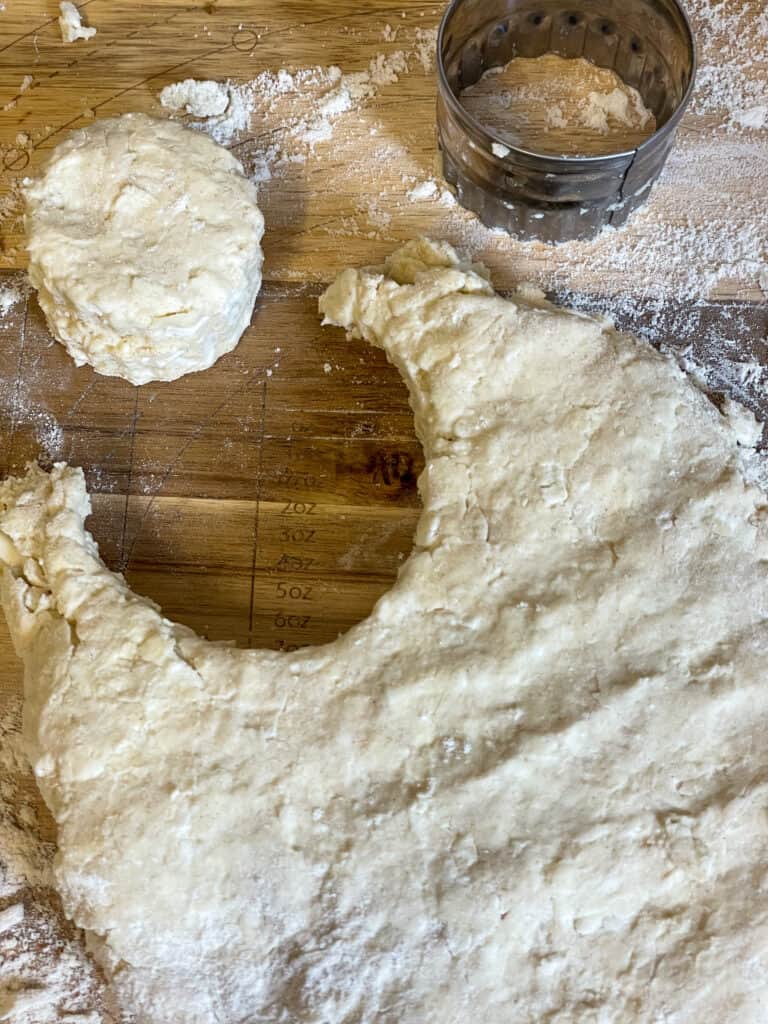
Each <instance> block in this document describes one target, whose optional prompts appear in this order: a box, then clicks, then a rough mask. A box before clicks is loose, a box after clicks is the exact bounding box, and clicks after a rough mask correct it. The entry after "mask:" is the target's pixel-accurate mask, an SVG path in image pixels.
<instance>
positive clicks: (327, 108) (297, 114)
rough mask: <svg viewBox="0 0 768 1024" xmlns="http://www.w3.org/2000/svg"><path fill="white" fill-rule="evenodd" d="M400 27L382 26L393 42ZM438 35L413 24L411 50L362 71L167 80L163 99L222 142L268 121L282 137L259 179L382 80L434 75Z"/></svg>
mask: <svg viewBox="0 0 768 1024" xmlns="http://www.w3.org/2000/svg"><path fill="white" fill-rule="evenodd" d="M398 31H399V30H394V29H392V28H391V26H385V28H384V33H385V38H387V39H388V41H393V40H394V39H395V38H396V36H397V34H398ZM436 41H437V29H421V28H419V29H416V31H415V33H414V35H413V45H412V48H410V49H408V50H404V49H400V50H395V51H394V52H392V53H388V54H384V53H379V54H377V55H376V56H375V57H373V58H372V59H371V60H370V62H369V64H368V67H367V68H366V69H365V70H363V71H351V72H346V73H345V72H343V71H342V70H341V68H339V67H337V66H336V65H331V66H329V67H327V68H323V67H314V68H304V69H299V70H294V71H289V70H288V69H286V68H282V69H280V70H279V71H276V72H272V71H264V72H261V73H260V74H259V75H257V76H256V77H255V78H254V79H253V80H252V81H250V82H247V83H245V84H241V85H240V84H235V83H233V82H225V83H221V82H214V81H200V80H195V79H185V80H184V81H182V82H176V83H173V84H171V85H168V86H166V87H165V88H164V89H163V90H162V92H161V93H160V97H159V98H160V103H161V104H162V106H163V107H165V108H166V109H169V110H171V111H173V112H174V113H183V114H186V115H189V116H191V117H196V118H199V119H201V120H198V121H197V122H193V123H192V126H193V127H195V128H200V129H202V130H204V131H206V132H208V133H209V134H210V135H211V136H212V137H213V138H214V139H215V140H216V141H217V142H220V143H222V144H223V145H227V144H228V143H230V142H231V141H232V140H233V139H234V138H235V136H236V135H237V134H238V133H240V132H243V131H245V130H246V129H247V128H249V127H250V126H252V125H253V124H254V122H255V123H256V124H258V123H259V122H261V123H263V124H264V125H265V130H266V131H271V132H273V133H274V134H275V135H276V136H278V137H279V138H280V142H275V143H272V144H271V145H268V146H267V147H266V148H265V149H264V151H263V154H262V156H261V158H260V159H257V161H256V167H255V168H254V172H255V177H256V179H257V180H260V181H268V180H270V178H271V177H272V175H273V169H274V168H275V166H276V165H279V164H281V163H283V164H286V163H287V164H290V163H292V162H293V163H297V162H303V160H304V159H306V156H307V152H312V151H313V150H314V148H315V146H316V145H317V144H318V143H321V142H327V141H329V140H330V139H331V138H332V136H333V129H334V123H335V122H336V120H337V119H338V118H340V117H341V116H342V115H344V114H347V113H349V112H350V111H352V110H356V109H359V108H360V106H361V105H362V104H364V103H366V102H368V101H369V100H372V99H373V98H375V96H376V95H377V94H378V93H379V91H380V90H381V89H382V88H384V87H385V86H390V85H395V84H396V83H397V82H398V81H399V80H400V76H401V75H403V74H406V73H408V72H410V71H412V70H414V67H418V68H420V69H421V71H422V72H423V73H424V74H429V73H431V72H432V71H433V70H434V68H435V46H436ZM308 111H311V112H310V113H308ZM278 125H279V127H277V126H278ZM297 149H298V150H300V151H299V152H297Z"/></svg>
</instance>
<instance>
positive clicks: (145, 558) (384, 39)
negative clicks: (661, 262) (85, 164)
mask: <svg viewBox="0 0 768 1024" xmlns="http://www.w3.org/2000/svg"><path fill="white" fill-rule="evenodd" d="M57 6H58V5H57V4H56V3H50V2H45V3H43V2H39V0H9V2H8V3H7V4H6V10H5V11H4V12H3V13H0V106H2V105H5V109H4V111H3V113H2V117H1V118H0V218H1V219H0V228H1V229H2V257H1V258H0V263H1V264H2V266H3V267H4V268H5V270H4V272H3V273H4V275H5V276H4V277H2V278H0V285H2V284H3V283H6V284H7V283H9V282H10V283H13V282H15V281H18V272H19V271H22V270H23V268H24V266H25V257H24V251H23V235H22V225H21V222H20V219H19V214H20V205H19V192H18V190H19V184H20V181H21V179H22V178H23V177H24V176H25V175H29V174H33V173H34V172H35V171H36V170H37V169H38V168H39V167H40V166H41V164H42V162H43V161H44V160H45V158H46V157H47V155H48V154H49V153H50V151H51V149H52V147H53V146H54V145H56V144H57V143H58V142H60V141H61V140H62V139H63V138H65V136H66V133H67V132H68V131H69V130H70V129H73V128H76V127H80V126H83V125H86V124H88V123H90V122H91V121H92V120H93V119H94V117H104V116H109V115H115V114H120V113H123V112H126V111H132V110H144V111H147V112H151V113H158V111H159V108H158V103H157V94H158V91H159V90H160V89H161V88H162V87H163V86H164V85H167V84H168V83H170V82H173V81H177V80H179V79H181V78H184V77H198V78H217V79H224V78H231V79H232V80H234V81H237V82H247V81H250V80H252V79H253V78H254V77H255V76H256V75H257V74H259V73H260V72H262V71H266V70H271V71H276V70H277V69H279V68H283V67H290V68H294V69H295V68H309V67H313V66H315V65H319V66H321V67H327V66H329V65H332V64H336V65H339V66H340V67H341V68H343V69H344V71H345V72H346V71H357V70H362V69H365V68H366V67H368V65H369V62H370V61H371V59H373V58H375V57H376V56H377V55H379V54H385V55H386V54H390V53H393V52H396V51H398V50H402V51H404V52H405V53H407V54H408V53H410V56H409V58H408V63H409V71H408V72H407V73H402V74H400V75H399V81H398V82H393V83H392V84H390V85H386V86H383V87H382V88H380V89H379V90H378V91H377V93H376V95H375V96H372V97H371V98H370V99H369V100H368V101H366V102H365V103H363V104H361V105H360V107H359V108H356V109H353V110H352V111H350V112H349V114H347V115H346V116H345V117H344V118H342V119H340V120H339V121H338V123H337V124H335V125H334V131H333V137H332V138H331V139H329V140H326V141H324V142H320V143H318V145H317V146H316V147H315V149H314V150H313V151H312V152H310V153H308V154H306V159H305V160H304V161H303V162H297V163H296V165H295V167H294V168H293V169H289V170H288V171H286V172H285V173H282V174H281V175H279V176H275V177H273V179H272V180H271V181H266V182H265V183H264V185H263V189H262V196H263V208H264V212H265V215H266V219H267V236H266V239H265V251H266V265H265V270H266V276H265V285H264V289H263V292H262V295H261V297H260V298H259V301H258V304H257V308H256V312H255V315H254V319H253V322H252V324H251V327H250V329H249V330H248V331H247V333H246V335H245V336H244V338H243V339H242V341H241V342H240V344H239V346H238V347H237V349H236V350H235V351H234V352H233V353H231V354H230V355H228V356H226V357H225V358H223V359H222V360H220V361H219V363H217V365H216V366H215V367H214V368H213V369H211V370H209V371H207V372H205V373H203V374H197V375H192V376H189V377H187V378H184V379H182V380H180V381H177V382H175V383H172V384H151V385H147V386H145V387H142V388H135V387H132V386H131V385H129V384H127V383H125V382H124V381H120V380H116V379H110V378H105V377H100V376H98V375H96V374H94V373H93V372H92V371H91V370H90V368H88V367H82V368H77V367H75V366H74V364H73V363H72V361H71V360H70V359H69V357H68V356H67V355H66V353H65V351H64V349H63V348H62V347H61V346H60V345H57V344H54V343H52V340H51V337H50V335H49V333H48V331H47V328H46V326H45V322H44V320H43V317H42V314H41V312H40V310H39V308H38V306H37V304H36V302H35V300H34V298H33V297H28V298H27V299H25V300H24V301H22V302H20V303H18V304H16V305H15V306H13V307H12V308H11V309H9V310H8V312H7V314H6V315H5V316H4V317H3V318H1V319H0V476H2V475H4V474H6V473H10V472H16V471H19V470H21V469H22V468H23V466H24V464H25V463H26V462H27V461H28V460H31V459H36V458H40V459H41V460H42V461H43V462H47V463H50V462H51V461H53V460H60V459H61V460H66V461H68V462H70V463H72V464H75V465H79V466H82V467H83V468H84V470H85V472H86V475H87V478H88V484H89V488H90V490H91V491H92V492H93V504H94V514H93V517H92V519H91V521H90V527H91V530H92V532H93V533H94V535H95V537H96V539H97V540H98V542H99V545H100V548H101V551H102V553H103V555H104V557H105V559H106V560H107V562H108V563H109V565H110V566H111V567H113V568H115V569H118V570H120V571H122V572H124V573H125V574H126V576H127V578H128V580H129V582H130V584H131V585H132V586H133V587H134V588H135V589H136V590H137V591H138V592H140V593H142V594H145V595H147V596H149V597H151V598H153V599H154V600H156V601H157V602H158V603H159V604H160V605H161V606H162V608H163V610H164V611H165V613H166V614H168V615H169V616H171V617H173V618H175V619H178V620H179V621H182V622H184V623H187V624H189V625H190V626H192V627H194V628H195V629H196V630H198V631H199V632H201V633H202V634H204V635H206V636H209V637H210V638H212V639H215V640H227V641H231V642H233V643H236V644H238V645H241V646H267V647H273V648H280V649H286V650H290V649H293V648H295V647H296V646H301V645H305V644H309V643H322V642H325V641H328V640H331V639H333V638H334V637H335V636H336V635H337V634H338V633H339V632H341V631H344V630H346V629H348V628H349V627H350V626H351V625H352V624H353V623H355V622H356V621H358V620H360V619H361V618H362V617H364V616H365V615H366V614H367V613H368V611H369V610H370V609H371V607H372V606H373V604H374V602H375V601H376V600H377V598H378V597H379V596H380V595H381V594H382V592H383V591H384V590H386V589H387V587H388V586H389V585H390V584H391V581H392V580H393V578H394V576H395V574H396V572H397V569H398V566H399V565H400V564H401V562H402V561H403V559H404V558H405V557H406V556H407V553H408V551H409V550H410V546H411V538H412V535H413V530H414V525H415V521H416V517H417V515H418V496H417V490H416V479H417V476H418V474H419V472H420V470H421V468H422V455H421V451H420V448H419V445H418V443H417V441H416V439H415V436H414V431H413V423H412V417H411V413H410V410H409V407H408V402H407V395H406V391H405V387H404V385H403V383H402V382H401V380H400V379H399V376H398V374H397V373H396V371H395V370H394V369H393V368H392V367H391V366H389V365H388V363H387V361H386V359H385V357H384V355H383V354H382V353H381V352H380V351H377V350H374V349H371V348H369V347H368V346H366V345H364V344H362V343H357V342H349V341H347V340H346V339H345V338H344V336H343V334H342V333H341V332H340V331H337V330H335V329H330V328H323V327H321V325H320V321H319V318H318V315H317V297H318V295H319V293H320V291H321V288H322V283H323V282H327V281H328V280H330V279H331V278H332V277H333V276H334V274H335V273H336V272H337V271H338V270H339V269H341V268H342V267H344V266H347V265H354V264H369V263H372V262H377V261H380V260H381V259H382V258H383V257H384V256H385V255H386V254H387V253H388V252H390V251H391V250H392V249H393V248H394V247H395V246H396V245H397V243H398V242H401V241H403V240H405V239H407V238H410V237H412V236H414V235H416V234H419V233H430V234H434V235H444V236H446V237H449V238H451V239H452V240H454V241H457V242H459V243H462V242H464V243H466V242H467V241H469V242H470V243H472V245H473V247H474V250H475V252H476V254H477V255H478V256H479V257H480V258H482V259H484V260H485V261H486V262H487V263H489V265H490V266H491V267H492V269H493V271H494V275H495V280H496V281H497V284H498V285H499V286H500V287H504V288H509V287H512V286H513V285H515V284H516V283H517V282H519V281H520V280H523V279H526V278H528V277H533V278H535V279H536V280H538V281H539V282H540V283H544V284H545V286H546V285H547V284H549V286H551V288H552V289H556V288H557V287H561V286H563V285H566V286H567V290H572V289H574V288H575V289H578V290H580V291H581V292H583V293H585V294H586V296H587V301H588V299H589V296H590V295H595V296H597V295H601V294H602V295H604V294H605V293H608V294H613V293H618V292H620V291H626V290H629V291H632V290H633V289H634V290H636V291H637V292H638V293H640V292H642V288H641V287H640V285H641V284H642V282H641V281H639V279H637V280H636V279H634V278H633V276H632V275H633V269H632V267H628V268H627V269H626V271H625V272H624V273H622V274H617V275H616V276H615V277H612V278H611V279H609V280H607V279H605V278H604V277H602V276H600V275H598V274H592V275H590V269H589V267H588V266H586V267H585V266H580V267H578V268H574V269H573V272H572V273H571V270H570V269H569V266H568V263H567V257H565V256H563V255H561V254H559V253H558V252H557V251H555V250H552V249H548V248H547V247H545V246H538V247H536V246H527V247H525V248H520V247H518V248H514V247H513V246H512V244H511V243H510V242H509V240H507V239H504V238H499V237H498V236H493V235H491V233H489V232H480V233H478V232H477V231H476V230H475V229H476V225H475V223H474V221H473V219H472V218H471V216H470V215H468V214H466V215H465V214H463V212H461V211H456V210H449V209H448V208H447V206H446V207H443V206H441V205H440V204H439V203H416V202H412V201H409V199H408V196H407V193H408V191H409V190H411V189H413V188H414V187H417V186H418V185H419V183H423V182H424V181H427V182H429V181H431V180H432V179H434V178H435V176H436V153H435V144H434V101H435V85H434V76H433V74H432V73H431V72H430V71H429V69H428V68H425V67H422V66H421V61H420V60H419V58H418V56H414V54H415V53H416V52H417V50H418V47H419V45H420V41H421V43H422V44H423V39H424V36H423V33H424V32H426V31H427V30H429V29H434V28H435V26H436V24H437V20H438V17H439V15H440V13H441V10H442V7H443V4H442V3H437V2H435V3H421V2H419V3H415V2H407V3H400V4H393V3H392V2H391V0H368V2H365V3H352V2H349V0H311V2H310V0H304V2H296V0H288V2H285V0H281V2H279V3H277V2H268V0H249V2H247V3H245V2H243V3H238V2H229V0H219V2H215V0H212V2H208V3H172V2H165V0H154V2H151V3H146V2H145V3H135V2H130V3H128V2H122V0H86V2H85V3H83V4H81V5H80V8H81V11H82V13H83V15H84V17H85V18H86V19H87V20H88V21H89V22H90V23H91V24H93V25H95V26H96V27H97V29H98V33H97V35H96V36H95V37H94V38H93V39H91V40H88V41H80V42H78V43H75V44H72V45H70V46H64V45H63V44H62V42H61V38H60V34H59V30H58V26H57V24H56V21H55V16H56V14H57ZM745 6H747V7H748V6H749V5H745ZM752 8H753V9H754V12H755V16H757V15H758V14H759V12H760V10H761V8H762V0H755V2H754V4H753V5H752ZM393 36H394V38H393ZM25 76H32V81H31V82H28V83H27V84H26V87H25V88H24V89H23V90H22V85H23V84H24V82H25ZM308 102H311V101H308ZM278 128H280V126H279V125H278V126H276V125H270V124H268V123H264V122H259V123H256V124H253V125H252V126H251V129H250V130H249V131H248V132H247V133H245V135H240V136H238V137H237V138H236V139H235V140H234V141H233V147H234V148H235V149H236V151H237V152H238V153H239V155H240V156H241V157H242V158H243V159H244V161H245V163H246V166H249V165H251V166H252V165H253V162H254V160H255V159H256V158H257V157H258V154H259V152H260V151H261V150H263V149H266V148H267V147H268V145H269V140H270V138H271V136H272V134H273V133H274V132H275V131H276V130H278ZM707 130H710V129H709V126H708V123H707V118H706V117H699V118H696V117H692V118H690V119H689V120H688V121H687V122H686V127H685V131H687V132H689V133H691V134H692V135H696V134H697V133H701V132H704V131H707ZM716 141H717V138H715V142H716ZM729 144H730V143H729V139H728V135H727V133H726V132H725V131H724V132H723V135H722V145H723V146H727V145H729ZM376 147H381V148H380V149H377V148H376ZM363 157H365V159H363ZM730 173H731V178H730V179H729V180H725V181H721V182H720V185H721V187H722V188H723V190H724V191H730V193H731V194H738V192H739V190H740V189H744V188H749V187H750V186H749V184H748V183H746V184H745V182H744V181H743V180H742V177H741V176H740V173H739V168H738V166H733V167H732V169H731V172H730ZM438 180H439V176H438ZM702 187H703V186H702ZM662 188H666V189H667V190H668V191H669V192H670V194H669V196H668V201H669V204H670V207H671V208H675V207H677V206H681V205H683V206H686V207H689V208H690V207H691V206H692V205H695V204H696V202H697V201H698V199H699V198H700V197H699V196H698V194H694V193H693V192H690V193H688V194H680V193H678V192H675V191H674V187H673V186H671V185H664V186H662ZM712 201H713V200H712V197H711V196H707V202H712ZM705 205H706V204H705ZM629 230H630V231H632V230H636V231H637V232H638V245H642V232H643V231H644V230H648V228H647V227H642V226H640V227H639V228H632V227H630V229H629ZM564 275H565V276H564ZM569 275H570V276H569ZM688 298H689V297H688V296H681V297H680V303H681V305H682V306H683V307H684V306H685V304H686V302H687V300H688ZM710 298H711V299H712V301H711V302H710V304H709V305H708V306H707V307H706V308H703V310H702V313H701V316H702V317H704V318H705V319H706V317H710V319H711V318H714V319H715V320H717V318H718V317H722V316H727V317H729V318H731V321H733V318H734V316H736V317H737V319H738V324H739V328H738V330H739V333H740V336H741V338H742V340H743V354H744V355H743V358H744V359H745V360H747V359H752V360H756V361H757V362H760V363H762V364H763V366H765V364H766V362H768V360H766V356H765V346H764V343H763V339H764V337H765V309H764V306H762V305H760V302H759V300H761V299H762V293H761V291H760V288H759V286H758V282H757V281H756V280H751V281H750V280H739V281H730V282H729V281H727V280H726V281H721V282H720V283H719V284H718V288H717V290H716V292H715V293H714V294H713V295H711V296H710ZM732 300H740V304H739V305H737V306H733V305H732V304H731V302H732ZM642 312H643V311H642V309H641V310H640V314H639V315H640V317H641V318H642ZM629 326H631V324H629ZM702 337H704V335H702ZM706 337H708V338H710V339H711V338H714V337H716V332H714V333H712V332H710V333H709V334H707V335H706ZM666 340H668V341H669V342H670V343H672V344H677V345H678V347H685V345H687V344H688V343H689V341H690V339H687V338H681V336H680V334H679V332H678V331H676V330H675V328H674V317H672V318H671V319H670V330H669V337H668V338H667V339H666ZM710 343H711V344H714V342H710ZM712 355H713V358H714V357H715V356H716V353H714V352H713V354H712ZM704 358H705V359H706V358H707V354H706V352H705V353H704ZM753 404H754V407H755V408H756V409H758V410H759V409H760V401H759V399H756V400H755V402H754V403H753ZM762 411H763V412H765V409H764V408H763V410H762ZM20 692H21V672H20V666H19V664H18V661H17V660H16V658H15V656H14V654H13V652H12V650H11V646H10V641H9V638H8V635H7V632H6V629H5V625H4V624H3V623H2V622H0V702H2V701H5V707H6V708H8V707H13V708H16V707H17V706H18V696H19V694H20ZM19 785H22V786H24V787H26V788H27V790H28V791H31V786H32V783H31V781H30V780H29V778H26V777H25V778H24V779H22V780H21V781H20V782H19ZM38 810H39V820H38V828H39V832H40V834H41V835H42V836H43V838H44V839H46V840H52V839H53V838H54V831H53V828H52V823H51V822H50V820H49V819H48V818H47V817H46V815H45V811H44V809H43V808H42V807H39V808H38ZM2 853H3V851H2V850H1V849H0V861H1V860H2ZM46 899H47V900H48V902H47V903H46V906H47V907H48V911H47V912H49V913H51V914H52V915H54V917H55V900H53V898H52V897H50V895H49V896H48V897H46ZM51 908H53V909H51ZM0 909H2V906H0Z"/></svg>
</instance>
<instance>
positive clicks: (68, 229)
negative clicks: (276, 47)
mask: <svg viewBox="0 0 768 1024" xmlns="http://www.w3.org/2000/svg"><path fill="white" fill-rule="evenodd" d="M25 197H26V217H25V223H26V230H27V246H28V249H29V277H30V280H31V282H32V284H33V285H34V286H35V288H36V289H37V292H38V298H39V301H40V305H41V307H42V309H43V312H44V313H45V316H46V319H47V321H48V326H49V327H50V329H51V331H52V333H53V334H54V336H55V337H56V338H57V339H58V340H59V341H60V342H61V343H62V344H63V345H64V346H65V347H66V349H67V351H68V352H69V354H70V355H71V356H72V358H73V359H74V360H75V362H76V363H77V364H78V366H80V365H82V364H83V363H89V364H90V365H91V366H92V367H93V368H94V369H95V370H96V371H97V372H98V373H103V374H106V375H108V376H116V377H124V378H125V379H126V380H128V381H130V382H131V383H132V384H146V383H147V382H148V381H152V380H166V381H168V380H176V379H177V378H179V377H183V376H184V375H185V374H187V373H193V372H195V371H198V370H205V369H207V368H208V367H209V366H212V365H213V364H214V363H215V362H216V360H217V359H219V357H220V356H222V355H224V353H226V352H230V351H231V350H232V349H233V348H234V347H235V346H236V345H237V343H238V341H239V339H240V336H241V335H242V333H243V331H244V330H245V329H246V327H247V326H248V324H249V323H250V319H251V314H252V312H253V306H254V303H255V301H256V296H257V295H258V292H259V289H260V287H261V267H262V260H263V257H262V250H261V239H262V236H263V234H264V218H263V216H262V214H261V211H260V210H259V208H258V205H257V201H256V200H257V190H256V186H255V185H254V184H253V183H252V182H250V181H249V180H248V179H247V178H246V177H245V175H244V174H243V169H242V166H241V164H240V162H239V161H238V160H237V159H236V158H235V157H233V156H232V155H231V154H230V153H229V152H228V151H227V150H226V149H224V148H223V147H222V146H219V145H218V144H217V143H215V142H213V141H212V140H211V139H210V138H208V137H207V136H206V135H203V134H201V133H199V132H195V131H192V130H190V129H187V128H183V127H182V126H180V125H178V124H174V123H173V122H170V121H163V120H159V119H157V118H152V117H148V116H146V115H145V114H125V115H124V116H122V117H118V118H112V119H108V120H104V121H97V122H96V123H95V124H93V125H90V126H89V127H88V128H84V129H82V130H81V131H77V132H75V133H73V134H72V135H71V136H70V137H69V138H68V139H66V140H65V141H64V142H63V143H62V144H61V145H60V146H58V147H57V148H56V149H55V150H54V152H53V154H52V156H51V159H50V160H49V162H48V164H47V165H46V167H45V168H44V170H43V172H42V174H41V175H40V176H39V177H38V178H36V179H34V180H31V181H28V182H26V183H25Z"/></svg>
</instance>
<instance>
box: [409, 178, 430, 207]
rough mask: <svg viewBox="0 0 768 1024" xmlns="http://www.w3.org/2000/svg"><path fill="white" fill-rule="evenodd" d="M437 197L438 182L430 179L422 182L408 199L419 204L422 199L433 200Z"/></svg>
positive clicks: (410, 193)
mask: <svg viewBox="0 0 768 1024" xmlns="http://www.w3.org/2000/svg"><path fill="white" fill-rule="evenodd" d="M436 195H437V182H436V181H434V179H432V178H430V179H429V180H428V181H422V182H421V184H419V185H416V186H415V187H414V188H412V189H411V191H410V192H409V193H408V198H409V199H410V200H411V202H412V203H417V202H418V201H419V200H420V199H433V198H434V197H435V196H436Z"/></svg>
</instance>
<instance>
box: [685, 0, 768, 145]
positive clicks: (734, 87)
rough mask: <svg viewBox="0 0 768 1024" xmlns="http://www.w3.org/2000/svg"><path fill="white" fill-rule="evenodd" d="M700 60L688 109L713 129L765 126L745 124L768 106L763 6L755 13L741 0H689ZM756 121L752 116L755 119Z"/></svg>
mask: <svg viewBox="0 0 768 1024" xmlns="http://www.w3.org/2000/svg"><path fill="white" fill-rule="evenodd" d="M686 9H687V10H688V13H689V15H690V16H691V19H692V21H693V24H694V30H695V33H696V37H697V40H698V43H699V49H700V60H699V73H698V78H697V84H696V92H695V94H694V97H693V105H692V109H693V111H694V112H695V113H698V114H707V115H710V116H712V118H713V127H717V126H718V125H721V126H726V127H728V128H730V129H731V130H739V129H740V128H744V127H749V128H755V127H757V128H764V127H766V119H765V117H761V118H760V124H757V125H756V124H749V123H748V124H745V123H744V118H745V116H746V118H747V121H749V119H750V112H751V111H754V110H760V109H761V108H765V107H766V104H768V8H765V7H764V5H763V10H762V11H761V12H760V13H759V14H757V13H756V10H755V5H751V4H748V3H745V2H744V0H688V3H687V4H686ZM754 116H755V117H757V115H754Z"/></svg>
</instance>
